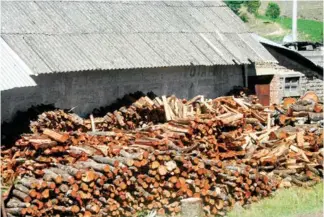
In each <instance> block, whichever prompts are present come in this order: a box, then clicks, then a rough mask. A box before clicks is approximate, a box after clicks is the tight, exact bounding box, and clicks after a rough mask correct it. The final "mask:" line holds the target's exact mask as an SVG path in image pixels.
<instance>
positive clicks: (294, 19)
mask: <svg viewBox="0 0 324 217" xmlns="http://www.w3.org/2000/svg"><path fill="white" fill-rule="evenodd" d="M292 14H293V16H292V38H293V41H297V0H293V13H292Z"/></svg>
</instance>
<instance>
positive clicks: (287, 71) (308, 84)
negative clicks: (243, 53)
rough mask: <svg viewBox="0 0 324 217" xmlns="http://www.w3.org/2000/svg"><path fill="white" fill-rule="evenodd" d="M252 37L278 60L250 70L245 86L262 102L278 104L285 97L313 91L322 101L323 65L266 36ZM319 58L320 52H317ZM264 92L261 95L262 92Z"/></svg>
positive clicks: (257, 65)
mask: <svg viewBox="0 0 324 217" xmlns="http://www.w3.org/2000/svg"><path fill="white" fill-rule="evenodd" d="M254 37H255V39H257V40H258V41H260V43H262V45H263V46H264V47H265V48H266V49H267V50H268V51H269V52H270V53H271V54H272V55H273V57H275V58H276V60H277V61H278V63H272V64H267V63H265V64H264V63H263V64H256V67H255V72H253V70H251V71H250V74H249V87H250V88H251V89H255V91H256V92H257V94H258V92H260V93H259V94H258V95H262V96H261V98H263V99H264V98H266V99H265V101H264V104H266V105H267V104H272V103H276V104H278V103H280V102H281V100H282V99H283V98H285V97H300V96H302V95H304V94H305V93H306V92H307V91H314V92H316V93H317V94H318V96H319V98H320V99H321V100H322V101H323V65H321V63H320V62H318V61H314V60H313V59H311V58H307V56H305V55H303V53H300V52H299V51H296V50H292V49H290V48H287V47H285V46H283V45H280V44H277V43H275V42H273V41H270V40H268V39H266V38H263V37H261V36H258V35H254ZM321 56H322V58H323V51H322V53H321ZM265 90H266V93H265V94H263V93H262V94H261V92H262V91H265Z"/></svg>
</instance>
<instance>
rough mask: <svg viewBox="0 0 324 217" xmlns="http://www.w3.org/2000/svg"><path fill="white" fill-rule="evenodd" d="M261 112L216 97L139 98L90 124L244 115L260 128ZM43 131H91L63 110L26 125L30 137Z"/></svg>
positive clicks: (107, 126)
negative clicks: (206, 115)
mask: <svg viewBox="0 0 324 217" xmlns="http://www.w3.org/2000/svg"><path fill="white" fill-rule="evenodd" d="M251 109H252V110H251ZM263 109H264V108H263V107H262V106H261V105H258V104H251V103H247V102H246V101H243V100H242V99H238V98H234V97H219V98H216V99H214V100H211V99H205V98H204V97H203V96H200V95H199V96H196V97H194V98H192V99H190V100H188V101H187V100H184V99H178V98H176V97H175V96H170V97H165V96H162V97H155V98H154V99H153V100H151V99H150V98H149V97H148V96H143V97H141V98H139V99H138V100H136V101H135V102H134V103H132V104H131V105H130V106H128V107H126V106H123V107H121V108H119V109H118V110H116V111H114V112H108V113H107V114H106V115H105V116H103V117H96V118H94V119H93V122H94V123H93V124H94V126H95V129H96V130H97V131H110V130H113V129H125V130H134V129H136V128H139V127H145V126H148V125H154V124H158V123H165V122H166V121H171V120H177V119H186V118H192V117H194V116H195V115H200V114H213V115H220V114H224V113H228V114H232V113H237V114H243V115H245V116H246V117H247V118H249V119H248V120H247V121H248V122H249V123H251V124H254V125H258V126H259V127H260V126H261V128H262V125H264V124H265V123H266V121H267V114H266V113H265V112H263ZM45 128H49V129H53V130H56V131H63V132H65V131H81V132H87V131H89V130H90V129H91V119H82V118H81V117H79V116H77V115H76V114H73V113H65V112H64V111H63V110H55V111H49V112H44V113H43V114H41V115H39V118H38V120H37V121H33V122H32V123H31V124H30V129H31V131H32V132H34V133H41V132H42V130H43V129H45Z"/></svg>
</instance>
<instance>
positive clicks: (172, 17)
mask: <svg viewBox="0 0 324 217" xmlns="http://www.w3.org/2000/svg"><path fill="white" fill-rule="evenodd" d="M1 6H2V8H1V14H2V19H1V31H2V35H1V38H2V39H3V40H4V41H5V42H6V43H7V44H8V45H9V46H10V48H11V49H12V50H13V51H14V52H15V53H16V54H17V55H18V56H19V57H20V58H21V60H22V61H24V62H25V64H26V65H27V66H28V67H29V68H30V69H31V71H32V75H31V78H32V79H34V81H35V82H36V84H37V86H35V87H21V88H14V89H10V90H4V91H2V93H1V94H2V99H1V101H2V105H1V106H2V120H8V119H10V118H11V117H12V116H13V115H14V113H15V112H17V111H18V110H25V109H27V108H28V107H30V106H32V105H37V104H41V103H43V104H50V103H53V104H55V106H57V107H60V108H71V107H76V109H75V111H76V112H77V113H79V114H86V113H88V112H91V110H92V109H94V108H96V107H99V106H103V105H107V104H109V103H111V102H113V101H114V100H115V99H116V98H118V97H121V96H123V95H124V94H126V93H129V92H134V91H143V92H148V91H153V92H154V93H156V94H158V95H162V94H176V95H177V96H179V97H192V96H194V95H196V94H204V95H206V96H207V97H217V96H220V95H223V94H225V93H227V92H228V91H229V90H230V89H231V88H232V87H233V86H235V85H240V86H243V85H244V84H246V83H247V80H246V76H247V70H248V69H249V67H248V66H249V65H251V64H253V63H270V62H276V60H275V59H274V58H273V57H272V55H271V54H270V53H269V52H268V51H267V50H266V49H265V48H264V47H263V46H262V45H261V44H260V43H259V42H258V41H257V40H255V39H254V38H253V37H252V33H251V32H250V31H249V30H248V29H247V27H246V26H245V25H244V23H243V22H242V21H241V20H240V18H239V17H237V16H236V15H235V14H234V13H233V12H232V11H231V10H230V9H229V8H228V7H227V6H226V5H225V4H224V3H223V2H222V1H165V2H164V1H143V2H142V1H104V0H86V1H84V0H79V1H74V0H60V1H58V0H49V1H42V0H25V1H11V0H7V1H6V0H5V1H2V5H1ZM17 87H18V86H17ZM5 102H6V103H5Z"/></svg>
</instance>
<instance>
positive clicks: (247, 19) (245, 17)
mask: <svg viewBox="0 0 324 217" xmlns="http://www.w3.org/2000/svg"><path fill="white" fill-rule="evenodd" d="M239 16H240V18H241V20H242V21H243V22H244V23H246V22H248V21H249V18H248V15H247V13H244V12H243V13H241V14H240V15H239Z"/></svg>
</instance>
